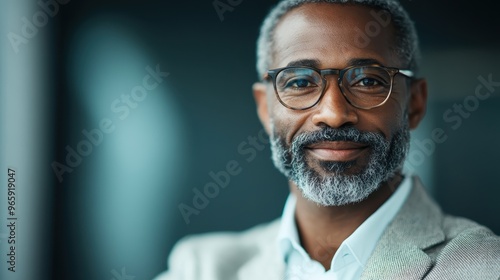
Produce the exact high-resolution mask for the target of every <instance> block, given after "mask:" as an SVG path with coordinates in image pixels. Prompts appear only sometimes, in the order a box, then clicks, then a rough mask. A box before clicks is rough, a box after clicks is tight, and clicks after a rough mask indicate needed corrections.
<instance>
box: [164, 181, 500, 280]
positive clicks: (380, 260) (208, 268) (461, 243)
mask: <svg viewBox="0 0 500 280" xmlns="http://www.w3.org/2000/svg"><path fill="white" fill-rule="evenodd" d="M278 230H279V220H276V221H274V222H271V223H269V224H265V225H260V226H257V227H254V228H252V229H249V230H247V231H245V232H242V233H212V234H203V235H198V236H192V237H187V238H184V239H183V240H181V241H180V242H179V243H178V244H177V245H176V246H175V247H174V249H173V251H172V253H171V255H170V258H169V267H170V270H169V271H167V272H164V273H163V274H161V275H159V276H158V277H157V278H155V280H174V279H175V280H226V279H231V280H232V279H237V280H261V279H276V280H284V279H287V278H289V277H290V276H291V275H288V276H287V277H286V278H285V264H284V262H283V260H282V257H281V254H280V252H279V251H278V246H277V244H276V243H277V242H276V238H277V235H278ZM361 279H362V280H368V279H373V280H380V279H390V280H394V279H404V280H411V279H429V280H431V279H436V280H442V279H467V280H470V279H478V280H489V279H491V280H498V279H500V237H499V236H495V235H494V234H493V233H492V232H491V231H490V230H489V229H487V228H485V227H483V226H481V225H478V224H476V223H474V222H472V221H470V220H467V219H464V218H459V217H453V216H449V215H445V214H443V213H442V212H441V209H440V208H439V206H438V205H437V204H436V203H435V202H434V201H433V200H432V199H431V198H430V197H429V196H428V195H427V193H426V192H425V189H424V188H423V187H422V184H421V183H420V180H418V178H416V177H415V178H413V188H412V191H411V194H410V196H409V197H408V199H407V201H406V202H405V204H404V205H403V207H402V208H401V210H400V211H399V212H398V214H397V215H396V217H395V218H394V220H393V221H392V222H391V223H390V224H389V226H388V227H387V229H386V230H385V231H384V233H383V234H382V236H381V238H380V240H379V241H378V243H377V246H376V247H375V250H374V251H373V253H372V255H371V257H370V258H369V260H368V262H367V264H366V267H365V269H364V271H363V274H362V275H361Z"/></svg>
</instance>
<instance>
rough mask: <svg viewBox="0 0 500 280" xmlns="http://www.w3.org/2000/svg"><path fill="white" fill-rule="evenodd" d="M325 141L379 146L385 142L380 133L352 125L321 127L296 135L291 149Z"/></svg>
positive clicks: (298, 148) (300, 148)
mask: <svg viewBox="0 0 500 280" xmlns="http://www.w3.org/2000/svg"><path fill="white" fill-rule="evenodd" d="M327 141H349V142H355V143H360V144H364V145H369V146H380V145H381V144H382V145H383V143H385V142H386V139H385V138H384V136H383V135H382V134H380V133H375V132H365V131H361V130H359V129H357V128H355V127H353V126H347V127H341V128H332V127H323V128H322V129H320V130H316V131H311V132H303V133H301V134H300V135H297V136H296V137H295V139H293V141H292V150H295V151H298V150H302V149H303V148H305V147H306V146H309V145H312V144H316V143H320V142H327Z"/></svg>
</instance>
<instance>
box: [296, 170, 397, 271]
mask: <svg viewBox="0 0 500 280" xmlns="http://www.w3.org/2000/svg"><path fill="white" fill-rule="evenodd" d="M402 178H403V177H402V175H401V174H400V173H398V174H397V175H395V176H393V177H392V178H391V179H389V180H388V181H387V182H384V183H382V184H381V186H380V187H379V188H378V189H377V190H376V191H374V192H373V193H372V194H370V196H368V198H366V199H365V200H363V201H361V202H358V203H355V204H349V205H342V206H319V205H317V204H316V203H315V202H312V201H310V200H308V199H306V198H304V197H303V196H302V193H301V192H300V190H298V188H297V186H296V185H295V184H294V183H293V182H290V188H291V191H292V192H293V193H294V194H295V196H296V197H297V204H296V209H295V220H296V223H297V228H298V232H299V236H300V241H301V243H302V246H303V247H304V249H305V250H306V251H307V253H308V254H309V256H310V257H311V258H312V259H314V260H316V261H318V262H320V263H321V264H322V265H323V266H324V267H325V269H326V270H328V269H330V264H331V261H332V258H333V256H334V255H335V252H336V251H337V249H338V248H339V247H340V244H342V242H343V241H344V240H345V239H347V237H349V235H351V234H352V233H353V232H354V231H355V230H356V229H357V228H358V227H359V226H360V225H361V224H362V223H363V222H364V221H365V220H366V219H367V218H368V217H370V215H371V214H373V213H374V212H375V211H376V210H377V209H378V208H379V207H380V206H381V205H382V204H383V203H384V202H385V201H387V199H389V197H390V196H391V195H392V193H393V192H394V191H395V190H396V188H397V186H398V185H399V184H400V183H401V180H402Z"/></svg>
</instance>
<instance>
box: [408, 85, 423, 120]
mask: <svg viewBox="0 0 500 280" xmlns="http://www.w3.org/2000/svg"><path fill="white" fill-rule="evenodd" d="M409 102H410V104H409V110H408V122H409V127H410V129H415V128H417V126H418V124H419V123H420V121H421V120H422V119H423V118H424V116H425V111H426V109H427V81H426V80H425V79H416V80H413V81H412V82H411V85H410V100H409Z"/></svg>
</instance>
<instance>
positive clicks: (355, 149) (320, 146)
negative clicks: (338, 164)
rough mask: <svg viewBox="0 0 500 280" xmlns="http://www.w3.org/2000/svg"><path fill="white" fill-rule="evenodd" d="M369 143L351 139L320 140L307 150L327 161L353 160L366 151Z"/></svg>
mask: <svg viewBox="0 0 500 280" xmlns="http://www.w3.org/2000/svg"><path fill="white" fill-rule="evenodd" d="M367 148H368V145H366V144H363V143H357V142H349V141H333V142H320V143H315V144H311V145H309V146H307V147H306V150H308V151H309V152H311V154H313V155H314V156H315V157H317V158H318V159H320V160H325V161H352V160H354V159H356V158H357V157H358V156H360V155H361V154H362V153H363V152H364V151H366V150H367Z"/></svg>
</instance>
